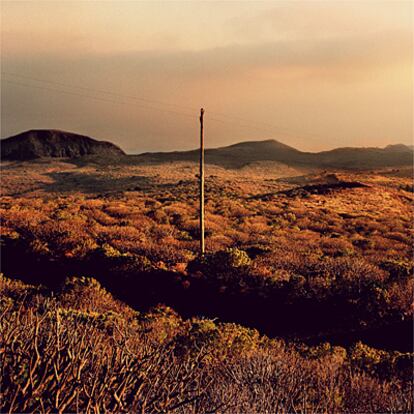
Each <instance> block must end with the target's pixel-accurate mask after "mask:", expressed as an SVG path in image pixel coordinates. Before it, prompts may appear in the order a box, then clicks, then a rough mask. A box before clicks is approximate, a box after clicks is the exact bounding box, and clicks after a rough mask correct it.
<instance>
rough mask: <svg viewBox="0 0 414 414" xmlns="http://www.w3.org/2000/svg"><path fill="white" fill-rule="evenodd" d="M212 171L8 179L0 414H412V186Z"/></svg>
mask: <svg viewBox="0 0 414 414" xmlns="http://www.w3.org/2000/svg"><path fill="white" fill-rule="evenodd" d="M209 168H210V170H209V171H210V173H211V174H210V173H209V175H207V184H206V190H207V201H206V247H207V253H206V255H205V256H204V257H202V258H200V257H199V256H198V237H199V232H198V231H199V230H198V202H197V199H196V197H197V186H196V181H195V174H196V167H195V166H194V165H191V164H189V165H187V164H185V165H181V164H171V165H169V164H167V165H162V166H156V165H151V166H134V165H132V166H115V167H114V166H111V167H107V166H99V165H83V166H82V165H69V164H65V163H62V162H59V163H56V164H52V165H49V164H47V163H43V162H38V163H32V164H21V165H20V164H16V165H13V164H10V165H6V169H5V170H4V171H5V173H3V177H2V180H3V183H2V189H3V194H2V197H1V200H0V201H1V204H0V217H1V220H2V239H1V243H2V270H3V272H4V273H5V274H6V276H8V277H11V278H13V279H16V278H17V279H21V280H23V281H25V283H29V284H23V283H21V282H17V281H16V280H9V279H6V278H3V279H2V282H1V283H2V289H3V292H4V294H3V295H2V297H3V299H2V304H3V310H2V312H3V313H2V315H3V317H2V324H3V326H2V330H3V331H4V333H5V335H3V337H4V340H3V345H2V350H3V351H4V352H3V357H4V358H3V361H5V364H3V365H4V382H3V387H2V392H3V397H4V398H3V401H4V410H5V411H14V412H26V411H31V412H33V411H41V412H55V411H60V412H64V411H88V412H90V411H91V412H98V411H112V412H124V411H125V412H126V411H133V412H166V411H171V412H213V411H216V412H410V411H412V400H411V394H410V392H409V387H410V384H411V382H410V381H411V377H412V359H411V356H410V354H408V353H407V351H409V350H411V349H412V315H413V304H412V303H413V284H414V281H413V277H412V275H413V260H412V243H413V231H412V202H413V199H414V197H413V194H412V191H409V189H410V188H411V187H410V185H412V183H411V181H412V179H411V178H407V177H405V176H398V175H392V174H388V173H381V172H370V173H367V172H365V173H363V172H359V173H350V172H346V173H344V172H342V173H337V174H315V175H312V176H306V177H295V178H294V179H289V178H284V179H279V178H278V177H276V176H272V174H271V170H269V175H268V177H267V178H264V177H265V176H266V175H263V174H264V173H263V171H262V170H260V175H259V174H255V170H254V168H253V167H251V168H249V170H248V171H244V172H236V171H235V170H224V169H220V168H218V167H209ZM332 182H333V183H334V185H332ZM410 183H411V184H410ZM74 275H85V276H84V277H77V278H74V277H73V276H74ZM91 277H93V279H92V278H91ZM39 284H41V285H43V286H44V287H41V286H39ZM109 292H110V293H109ZM113 295H114V296H113ZM114 297H116V299H114ZM173 309H174V310H173ZM176 312H178V313H176ZM179 315H180V316H179ZM201 315H202V316H203V317H201ZM216 317H218V318H219V321H220V322H219V321H218V320H217V319H216ZM183 318H184V319H183ZM224 322H228V323H224ZM230 322H232V323H230ZM241 325H244V326H248V327H250V328H247V327H242V326H241ZM255 328H256V329H257V330H255ZM259 332H260V334H259ZM264 333H266V334H267V335H268V336H263V334H264ZM269 336H271V337H272V338H273V339H269ZM97 378H98V379H97ZM103 379H104V380H103ZM367 396H368V397H367Z"/></svg>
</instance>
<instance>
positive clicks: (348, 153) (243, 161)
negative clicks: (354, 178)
mask: <svg viewBox="0 0 414 414" xmlns="http://www.w3.org/2000/svg"><path fill="white" fill-rule="evenodd" d="M137 157H139V158H140V159H143V160H148V161H152V162H171V161H197V160H198V151H197V150H193V151H181V152H178V151H176V152H159V153H145V154H141V155H139V156H137ZM205 157H206V162H207V163H211V164H217V165H221V166H225V167H232V168H239V167H242V166H244V165H247V164H251V163H255V162H258V161H276V162H279V163H283V164H285V165H288V166H291V167H311V168H345V169H348V168H349V169H369V168H383V167H399V166H405V165H412V163H413V150H412V149H411V148H409V147H408V146H405V145H402V144H400V145H390V146H387V147H385V148H337V149H334V150H331V151H322V152H316V153H311V152H302V151H299V150H297V149H296V148H293V147H290V146H288V145H285V144H283V143H281V142H279V141H276V140H266V141H249V142H241V143H238V144H234V145H230V146H227V147H222V148H214V149H207V150H206V154H205Z"/></svg>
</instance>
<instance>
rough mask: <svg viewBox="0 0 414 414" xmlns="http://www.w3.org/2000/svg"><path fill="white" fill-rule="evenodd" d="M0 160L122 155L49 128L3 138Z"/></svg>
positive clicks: (114, 148) (110, 146) (103, 144)
mask: <svg viewBox="0 0 414 414" xmlns="http://www.w3.org/2000/svg"><path fill="white" fill-rule="evenodd" d="M0 144H1V158H2V159H8V160H32V159H37V158H44V157H52V158H78V157H82V156H85V155H99V156H104V157H107V156H114V155H115V156H120V155H121V156H122V155H125V153H124V151H122V149H121V148H119V147H118V146H116V145H115V144H112V143H111V142H107V141H98V140H96V139H93V138H90V137H87V136H85V135H79V134H74V133H72V132H65V131H59V130H51V129H36V130H29V131H25V132H22V133H21V134H18V135H14V136H12V137H9V138H5V139H2V140H1V141H0Z"/></svg>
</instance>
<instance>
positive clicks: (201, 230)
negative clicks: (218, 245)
mask: <svg viewBox="0 0 414 414" xmlns="http://www.w3.org/2000/svg"><path fill="white" fill-rule="evenodd" d="M203 121H204V109H203V108H201V110H200V176H199V178H200V256H204V253H205V244H204V124H203Z"/></svg>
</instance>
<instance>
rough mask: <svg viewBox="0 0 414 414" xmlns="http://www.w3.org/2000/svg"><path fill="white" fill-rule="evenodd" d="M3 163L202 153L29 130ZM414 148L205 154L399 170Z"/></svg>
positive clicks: (230, 162) (229, 161) (277, 146)
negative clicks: (127, 149)
mask: <svg viewBox="0 0 414 414" xmlns="http://www.w3.org/2000/svg"><path fill="white" fill-rule="evenodd" d="M0 144H1V158H2V159H9V160H31V159H36V158H43V157H55V158H79V157H83V156H88V155H94V156H99V159H100V161H101V162H102V161H103V162H105V160H108V161H112V160H113V158H114V156H115V158H116V159H120V162H121V160H122V162H129V163H131V162H138V163H140V162H150V163H163V162H174V161H194V162H197V161H198V157H199V152H198V150H197V149H196V150H191V151H173V152H154V153H150V152H147V153H143V154H138V155H126V154H125V153H124V151H123V150H122V149H121V148H119V147H118V146H116V145H115V144H112V143H110V142H106V141H98V140H95V139H93V138H90V137H87V136H84V135H79V134H74V133H71V132H64V131H58V130H30V131H26V132H23V133H21V134H18V135H15V136H13V137H10V138H5V139H2V140H1V141H0ZM413 154H414V152H413V149H412V148H411V147H409V146H407V145H403V144H396V145H388V146H386V147H385V148H376V147H371V148H355V147H347V148H336V149H333V150H330V151H322V152H315V153H313V152H303V151H300V150H298V149H296V148H293V147H291V146H289V145H286V144H283V143H282V142H279V141H276V140H273V139H270V140H264V141H245V142H240V143H237V144H233V145H229V146H226V147H220V148H210V149H206V152H205V159H206V162H207V163H210V164H215V165H219V166H223V167H226V168H240V167H243V166H246V165H249V164H254V163H257V162H263V161H275V162H278V163H281V164H284V165H287V166H289V167H299V168H301V167H303V168H343V169H369V168H384V167H399V166H408V165H412V164H413Z"/></svg>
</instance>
